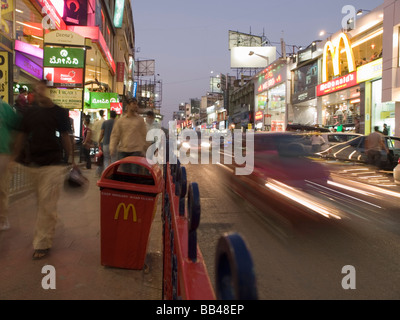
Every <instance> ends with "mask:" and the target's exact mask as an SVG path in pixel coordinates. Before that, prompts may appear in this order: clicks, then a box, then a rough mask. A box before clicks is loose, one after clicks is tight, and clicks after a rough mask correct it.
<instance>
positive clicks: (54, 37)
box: [44, 30, 85, 46]
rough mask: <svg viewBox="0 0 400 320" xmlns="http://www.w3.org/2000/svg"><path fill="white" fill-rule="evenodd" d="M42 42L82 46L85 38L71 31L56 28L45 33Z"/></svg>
mask: <svg viewBox="0 0 400 320" xmlns="http://www.w3.org/2000/svg"><path fill="white" fill-rule="evenodd" d="M44 42H45V43H51V44H59V45H64V46H84V45H85V38H84V37H82V36H81V35H79V34H76V33H75V32H72V31H68V30H56V31H52V32H49V33H47V34H45V36H44Z"/></svg>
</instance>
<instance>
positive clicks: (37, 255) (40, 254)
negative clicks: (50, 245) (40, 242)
mask: <svg viewBox="0 0 400 320" xmlns="http://www.w3.org/2000/svg"><path fill="white" fill-rule="evenodd" d="M49 250H50V249H36V250H35V251H34V252H33V255H32V259H33V260H40V259H43V258H44V257H46V256H47V255H48V253H49Z"/></svg>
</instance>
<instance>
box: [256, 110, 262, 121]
mask: <svg viewBox="0 0 400 320" xmlns="http://www.w3.org/2000/svg"><path fill="white" fill-rule="evenodd" d="M263 118H264V113H263V112H262V111H258V112H256V116H255V117H254V119H256V121H262V119H263Z"/></svg>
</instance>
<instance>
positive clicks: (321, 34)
mask: <svg viewBox="0 0 400 320" xmlns="http://www.w3.org/2000/svg"><path fill="white" fill-rule="evenodd" d="M326 34H329V35H333V34H334V33H332V32H326V31H325V30H321V32H320V33H319V36H320V37H323V36H324V35H326Z"/></svg>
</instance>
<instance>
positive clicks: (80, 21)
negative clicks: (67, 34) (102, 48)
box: [63, 0, 88, 26]
mask: <svg viewBox="0 0 400 320" xmlns="http://www.w3.org/2000/svg"><path fill="white" fill-rule="evenodd" d="M87 3H88V1H87V0H65V1H64V15H63V18H64V21H65V23H66V24H75V25H81V26H84V25H86V23H87Z"/></svg>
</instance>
